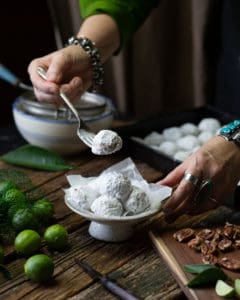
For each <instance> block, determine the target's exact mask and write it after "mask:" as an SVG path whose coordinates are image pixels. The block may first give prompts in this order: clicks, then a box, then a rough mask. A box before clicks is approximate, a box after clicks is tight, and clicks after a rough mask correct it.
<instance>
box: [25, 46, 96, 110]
mask: <svg viewBox="0 0 240 300" xmlns="http://www.w3.org/2000/svg"><path fill="white" fill-rule="evenodd" d="M75 48H77V47H74V48H73V49H75ZM77 49H78V48H77ZM77 54H78V53H77ZM77 54H76V53H70V52H69V50H65V49H64V50H62V51H56V52H53V53H52V54H49V55H47V56H44V57H42V58H38V59H35V60H33V61H32V62H31V63H30V64H29V67H28V72H29V75H30V79H31V81H32V84H33V87H34V93H35V95H36V97H37V99H38V100H39V101H42V102H49V103H53V104H56V105H61V104H62V99H61V97H60V96H59V91H60V89H61V90H63V91H64V92H65V93H66V95H67V96H68V98H69V99H70V100H71V101H72V102H73V103H75V102H76V101H77V100H79V98H80V96H81V95H82V94H83V92H84V91H85V90H87V89H88V88H89V87H90V86H91V82H92V72H91V70H90V69H89V66H88V65H87V64H84V62H83V63H82V64H80V65H78V63H77ZM79 60H80V61H81V58H80V59H79ZM38 66H41V67H43V68H44V69H45V70H46V80H44V79H42V78H41V77H40V76H39V75H38V74H37V72H36V69H37V67H38Z"/></svg>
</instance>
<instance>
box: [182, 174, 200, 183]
mask: <svg viewBox="0 0 240 300" xmlns="http://www.w3.org/2000/svg"><path fill="white" fill-rule="evenodd" d="M183 179H184V180H187V181H189V182H191V183H192V184H193V185H194V186H197V185H198V184H199V182H200V181H201V180H200V179H199V178H198V177H197V176H195V175H193V174H191V173H184V176H183Z"/></svg>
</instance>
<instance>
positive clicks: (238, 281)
mask: <svg viewBox="0 0 240 300" xmlns="http://www.w3.org/2000/svg"><path fill="white" fill-rule="evenodd" d="M234 287H235V291H236V293H237V295H238V296H240V279H239V278H237V279H235V280H234Z"/></svg>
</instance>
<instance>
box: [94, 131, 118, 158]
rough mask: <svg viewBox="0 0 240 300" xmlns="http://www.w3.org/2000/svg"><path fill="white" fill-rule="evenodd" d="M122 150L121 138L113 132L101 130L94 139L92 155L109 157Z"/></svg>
mask: <svg viewBox="0 0 240 300" xmlns="http://www.w3.org/2000/svg"><path fill="white" fill-rule="evenodd" d="M121 148H122V139H121V137H120V136H119V135H118V134H117V133H116V132H115V131H112V130H107V129H104V130H100V131H99V132H98V133H97V134H96V135H95V136H94V138H93V142H92V153H94V154H97V155H109V154H112V153H114V152H116V151H118V150H120V149H121Z"/></svg>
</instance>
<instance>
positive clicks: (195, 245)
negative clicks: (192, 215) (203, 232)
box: [188, 236, 203, 251]
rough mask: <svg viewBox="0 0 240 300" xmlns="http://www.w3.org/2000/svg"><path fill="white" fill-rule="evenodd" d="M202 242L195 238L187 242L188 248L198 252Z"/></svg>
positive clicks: (197, 237)
mask: <svg viewBox="0 0 240 300" xmlns="http://www.w3.org/2000/svg"><path fill="white" fill-rule="evenodd" d="M202 242H203V240H202V239H201V238H200V237H199V236H196V237H195V238H193V239H191V240H190V241H189V242H188V247H189V248H191V249H193V250H196V251H200V249H201V244H202Z"/></svg>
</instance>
